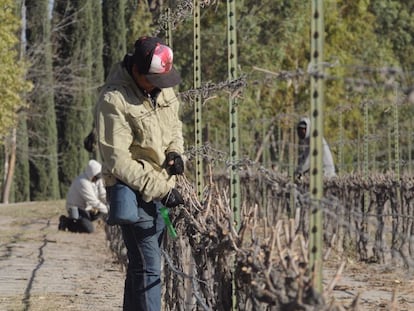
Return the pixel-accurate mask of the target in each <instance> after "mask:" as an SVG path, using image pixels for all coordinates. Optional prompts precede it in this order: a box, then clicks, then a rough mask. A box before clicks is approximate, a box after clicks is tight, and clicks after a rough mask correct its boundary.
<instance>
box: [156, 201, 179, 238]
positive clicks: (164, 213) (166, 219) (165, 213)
mask: <svg viewBox="0 0 414 311" xmlns="http://www.w3.org/2000/svg"><path fill="white" fill-rule="evenodd" d="M160 213H161V216H162V218H163V219H164V222H165V225H166V226H167V231H168V234H169V235H170V237H171V238H173V239H175V238H177V231H175V228H174V226H173V224H172V223H171V220H170V217H169V216H168V208H166V207H165V206H163V207H161V209H160Z"/></svg>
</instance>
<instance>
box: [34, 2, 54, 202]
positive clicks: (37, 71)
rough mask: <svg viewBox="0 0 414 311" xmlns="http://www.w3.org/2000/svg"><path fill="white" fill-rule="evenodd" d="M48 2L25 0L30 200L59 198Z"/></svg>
mask: <svg viewBox="0 0 414 311" xmlns="http://www.w3.org/2000/svg"><path fill="white" fill-rule="evenodd" d="M48 6H49V1H48V0H27V1H26V7H27V17H26V21H27V28H26V40H27V56H28V57H29V58H30V62H31V67H30V69H29V74H28V78H29V79H30V80H31V81H32V82H33V84H34V89H33V91H32V92H31V93H30V95H29V101H30V108H29V114H28V115H29V118H28V120H27V127H28V132H29V133H30V135H29V137H28V138H29V152H30V156H29V165H30V199H31V200H47V199H57V198H60V194H59V187H58V173H57V129H56V114H55V107H54V99H53V68H52V50H51V41H50V33H51V28H50V27H51V25H50V18H49V16H48V12H49V10H48Z"/></svg>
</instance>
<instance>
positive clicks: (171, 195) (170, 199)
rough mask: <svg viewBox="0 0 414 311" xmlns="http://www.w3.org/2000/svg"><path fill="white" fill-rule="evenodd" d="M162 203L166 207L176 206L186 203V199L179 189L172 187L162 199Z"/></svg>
mask: <svg viewBox="0 0 414 311" xmlns="http://www.w3.org/2000/svg"><path fill="white" fill-rule="evenodd" d="M161 203H162V204H163V205H164V206H166V207H176V206H178V205H180V204H184V199H183V197H182V196H181V194H180V193H179V192H178V190H177V189H175V188H172V189H171V190H170V191H169V192H168V193H167V195H166V196H165V197H163V198H162V199H161Z"/></svg>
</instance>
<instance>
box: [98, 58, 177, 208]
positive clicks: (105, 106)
mask: <svg viewBox="0 0 414 311" xmlns="http://www.w3.org/2000/svg"><path fill="white" fill-rule="evenodd" d="M179 104H180V103H179V101H178V99H177V97H176V96H175V93H174V90H173V89H172V88H167V89H163V90H161V93H160V94H159V95H158V96H157V98H156V102H155V107H154V105H153V103H152V102H151V99H150V98H148V97H146V96H144V94H143V93H142V91H141V90H140V89H139V88H138V87H137V86H136V84H135V82H134V80H133V79H132V77H131V76H130V75H129V73H128V72H127V70H126V68H125V67H124V66H123V65H122V63H119V64H117V65H115V66H114V68H113V69H112V70H111V72H110V74H109V76H108V78H107V81H106V83H105V85H104V87H103V88H102V90H101V92H100V95H99V99H98V102H97V106H96V119H95V120H96V127H97V135H98V147H99V152H100V154H101V157H102V174H103V176H104V178H105V184H106V185H107V186H111V185H113V184H115V183H116V179H119V180H121V181H122V182H124V183H126V184H127V185H129V186H130V187H132V188H133V189H136V190H138V191H139V192H140V194H141V195H142V198H143V200H145V201H147V202H149V201H151V200H157V199H161V198H162V197H164V196H165V195H166V194H167V193H168V191H169V190H170V189H171V188H173V187H174V185H175V177H174V176H169V175H168V174H167V171H166V170H165V156H166V154H167V153H168V152H171V151H175V152H177V153H179V154H182V153H183V151H184V147H183V136H182V123H181V121H180V120H179V118H178V110H179Z"/></svg>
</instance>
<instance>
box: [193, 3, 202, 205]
mask: <svg viewBox="0 0 414 311" xmlns="http://www.w3.org/2000/svg"><path fill="white" fill-rule="evenodd" d="M200 50H201V40H200V1H199V0H194V89H199V88H200V87H201V51H200ZM194 101H195V103H194V122H195V124H194V131H195V147H196V156H195V161H196V189H197V196H198V199H199V200H200V201H201V200H202V198H203V188H204V181H203V178H204V172H203V169H204V168H203V155H202V153H201V148H202V144H203V128H202V122H201V121H202V119H201V117H202V111H201V109H202V107H201V106H202V105H201V104H202V98H201V94H200V93H197V94H196V95H195V98H194Z"/></svg>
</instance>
